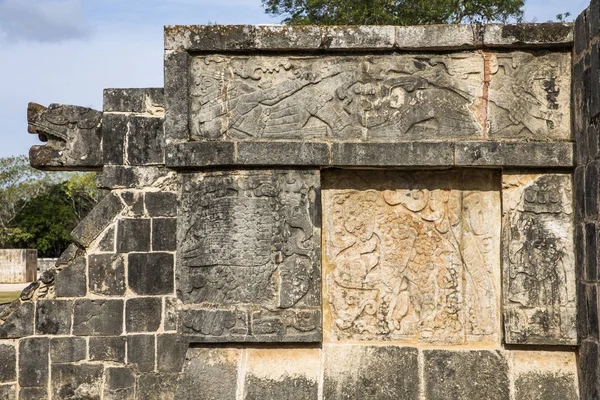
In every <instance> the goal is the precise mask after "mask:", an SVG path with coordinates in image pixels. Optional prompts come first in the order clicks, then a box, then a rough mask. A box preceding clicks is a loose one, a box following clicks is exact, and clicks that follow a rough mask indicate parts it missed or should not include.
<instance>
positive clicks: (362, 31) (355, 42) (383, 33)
mask: <svg viewBox="0 0 600 400" xmlns="http://www.w3.org/2000/svg"><path fill="white" fill-rule="evenodd" d="M321 34H322V35H323V39H322V42H321V47H322V48H325V49H336V50H345V49H379V48H383V49H386V48H387V49H389V48H392V47H393V46H394V41H395V40H396V29H395V27H393V26H384V25H377V26H365V25H362V26H323V27H322V28H321Z"/></svg>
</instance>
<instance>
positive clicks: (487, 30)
mask: <svg viewBox="0 0 600 400" xmlns="http://www.w3.org/2000/svg"><path fill="white" fill-rule="evenodd" d="M483 30H484V31H483V44H484V45H485V46H486V47H538V48H540V47H543V46H544V45H546V46H548V47H559V46H562V47H569V46H570V45H572V43H573V24H572V23H550V22H549V23H541V24H536V23H525V24H502V25H500V24H487V25H485V26H484V27H483Z"/></svg>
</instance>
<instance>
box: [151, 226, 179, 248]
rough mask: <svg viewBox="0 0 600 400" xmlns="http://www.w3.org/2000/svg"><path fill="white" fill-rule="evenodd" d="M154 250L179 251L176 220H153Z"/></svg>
mask: <svg viewBox="0 0 600 400" xmlns="http://www.w3.org/2000/svg"><path fill="white" fill-rule="evenodd" d="M152 250H153V251H175V250H177V219H176V218H152Z"/></svg>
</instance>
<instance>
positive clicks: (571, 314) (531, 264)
mask: <svg viewBox="0 0 600 400" xmlns="http://www.w3.org/2000/svg"><path fill="white" fill-rule="evenodd" d="M502 184H503V192H502V197H503V214H504V215H503V227H504V228H503V244H504V245H503V249H504V255H503V265H504V267H503V269H504V271H503V282H502V286H503V298H504V330H505V341H506V343H511V344H547V345H560V344H564V345H576V344H577V329H576V295H575V285H576V283H575V263H574V257H573V254H574V246H573V234H574V233H573V203H572V182H571V175H570V174H528V175H526V174H519V173H509V174H506V175H504V176H503V182H502Z"/></svg>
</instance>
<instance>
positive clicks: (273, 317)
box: [130, 171, 321, 342]
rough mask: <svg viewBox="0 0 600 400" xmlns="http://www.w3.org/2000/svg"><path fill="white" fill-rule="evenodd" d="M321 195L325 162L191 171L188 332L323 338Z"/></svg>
mask: <svg viewBox="0 0 600 400" xmlns="http://www.w3.org/2000/svg"><path fill="white" fill-rule="evenodd" d="M318 199H319V174H318V172H311V171H237V172H227V173H206V174H186V175H184V178H183V194H182V199H181V207H180V212H179V220H178V257H177V259H178V263H179V265H178V268H177V274H178V283H177V285H178V286H177V295H178V297H179V298H180V299H181V300H182V301H183V303H184V304H185V305H187V306H188V309H187V310H185V311H184V312H183V313H182V316H181V326H180V329H181V332H182V333H183V334H184V335H188V336H191V337H192V338H193V340H197V341H212V342H228V341H320V338H321V318H320V315H321V308H320V286H321V284H320V282H321V281H320V275H321V274H320V229H319V227H320V210H319V207H318V203H317V202H318ZM130 277H131V274H130Z"/></svg>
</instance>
